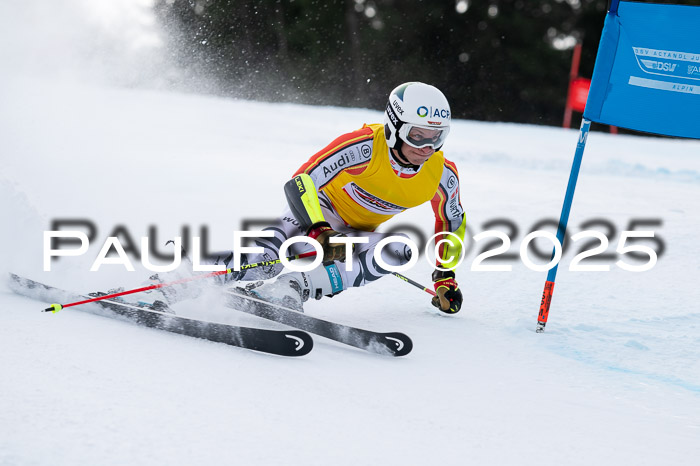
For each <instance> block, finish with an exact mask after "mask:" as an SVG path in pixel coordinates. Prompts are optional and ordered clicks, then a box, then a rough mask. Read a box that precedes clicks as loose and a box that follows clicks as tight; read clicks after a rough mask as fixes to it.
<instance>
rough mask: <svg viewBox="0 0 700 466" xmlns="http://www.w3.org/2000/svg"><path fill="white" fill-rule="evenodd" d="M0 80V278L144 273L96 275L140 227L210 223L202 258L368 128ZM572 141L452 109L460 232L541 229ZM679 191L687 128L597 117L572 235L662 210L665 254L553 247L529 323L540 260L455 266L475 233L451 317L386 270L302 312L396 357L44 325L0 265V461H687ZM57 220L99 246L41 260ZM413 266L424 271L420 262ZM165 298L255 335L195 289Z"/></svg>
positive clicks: (221, 102)
mask: <svg viewBox="0 0 700 466" xmlns="http://www.w3.org/2000/svg"><path fill="white" fill-rule="evenodd" d="M78 3H80V2H77V3H76V2H73V4H78ZM132 3H134V2H132ZM63 25H64V26H71V24H70V23H67V24H63ZM58 26H61V23H60V22H59V23H58V25H57V27H58ZM59 29H66V27H64V28H59ZM67 29H69V30H73V29H75V30H76V31H78V32H79V30H78V29H77V28H71V27H67ZM13 30H15V29H13ZM20 30H21V28H16V31H17V32H20ZM78 32H76V33H75V34H76V35H77V34H78ZM66 40H68V39H66ZM3 44H4V45H3V47H4V48H3V49H2V51H6V50H9V49H10V47H8V46H7V44H8V42H7V41H3ZM31 57H32V55H26V56H23V58H22V60H23V62H26V63H30V62H31V61H32V60H31ZM12 63H13V66H19V65H17V64H16V63H19V62H16V63H15V62H12ZM49 68H51V69H54V70H55V67H50V66H49ZM101 69H104V68H101ZM42 72H43V71H42ZM62 76H64V75H63V74H62ZM1 81H2V82H1V84H2V86H0V167H1V171H0V200H1V203H0V218H2V219H3V220H2V223H3V226H2V228H0V244H2V248H1V249H0V274H1V275H0V276H2V277H5V276H6V273H7V272H8V271H13V272H16V273H19V274H21V275H24V276H27V277H29V278H32V279H35V280H38V281H42V282H45V283H49V284H53V285H56V286H61V287H64V288H68V289H71V290H74V291H80V292H87V291H92V290H95V289H106V288H111V287H114V286H119V285H121V286H127V287H132V286H133V287H135V286H138V285H139V284H140V283H141V282H142V281H143V280H144V279H145V278H146V277H147V276H148V275H149V273H148V272H147V271H146V270H144V269H143V267H140V266H139V265H138V264H135V265H136V266H137V271H136V272H127V271H125V269H124V268H123V267H122V266H117V265H105V266H103V267H102V268H101V270H100V271H99V272H96V273H91V272H89V268H90V266H91V264H92V261H93V260H94V258H95V256H96V255H97V253H98V252H99V249H100V247H101V246H102V244H103V243H104V241H105V240H106V238H107V236H109V235H110V234H111V233H112V232H113V231H114V230H115V229H116V228H118V227H120V226H122V227H124V229H125V230H126V231H128V233H129V234H130V236H131V237H132V238H133V239H134V240H135V241H137V242H138V239H139V238H140V237H141V236H145V235H146V234H147V232H148V229H149V226H151V225H154V226H156V227H157V238H152V239H153V240H155V241H157V242H158V244H159V247H160V245H161V244H162V242H163V241H164V240H165V239H168V238H172V237H174V236H177V235H180V234H181V233H182V227H183V226H188V227H189V228H190V234H192V235H197V234H198V233H199V231H200V227H201V226H207V227H208V228H209V240H210V247H211V249H223V248H230V247H232V243H233V240H232V232H233V231H234V230H237V229H240V228H241V222H242V221H243V220H244V219H264V218H274V217H275V216H276V215H278V214H279V212H280V211H281V209H282V208H283V206H284V198H283V193H282V189H281V186H282V184H283V183H284V182H285V181H286V180H287V179H288V178H289V177H290V176H291V174H292V173H293V172H294V171H295V170H296V169H297V168H298V167H299V166H300V165H301V163H303V162H304V161H306V159H307V158H308V157H309V156H310V155H311V154H313V153H314V152H316V151H317V150H319V149H320V148H322V147H324V146H325V145H326V144H327V143H328V142H330V141H331V140H332V139H334V138H335V137H336V136H338V135H339V134H341V133H344V132H347V131H350V130H353V129H356V128H358V127H360V126H361V125H362V124H363V123H365V122H368V123H370V122H377V121H380V118H381V113H380V112H376V111H370V110H360V109H354V110H353V109H341V108H332V107H304V106H298V105H280V104H277V105H275V104H264V103H254V102H247V101H237V100H231V99H222V98H213V97H201V96H195V95H187V94H176V93H167V92H156V91H147V90H137V89H131V90H128V89H117V88H113V87H106V86H103V85H99V84H98V83H94V82H93V83H91V84H86V82H85V80H76V79H61V78H60V77H59V76H51V77H50V79H39V78H36V73H34V72H33V71H32V70H29V71H26V72H24V74H22V73H19V74H16V75H4V76H2V80H1ZM461 105H468V103H467V102H464V103H462V102H454V103H453V106H454V107H455V108H458V107H459V106H461ZM577 137H578V133H577V131H575V130H563V129H558V128H547V127H536V126H528V125H516V124H506V123H501V124H496V123H483V122H475V121H456V122H454V126H453V129H452V132H451V134H450V138H449V140H448V142H447V144H446V146H445V150H446V153H447V156H448V158H450V159H451V160H453V161H454V162H456V163H457V165H458V167H459V170H460V179H461V185H462V194H461V197H462V203H463V205H464V207H465V209H466V211H467V216H468V220H469V225H470V235H472V236H473V235H475V234H477V233H479V232H481V231H483V230H484V224H485V223H487V222H489V221H491V220H494V219H499V218H501V219H503V218H505V219H510V220H512V221H513V222H514V223H515V224H516V225H517V226H518V227H519V232H518V234H517V235H513V234H512V232H508V231H507V230H504V231H505V232H506V233H509V234H510V235H511V239H512V241H513V244H512V246H511V250H510V252H514V253H517V252H518V250H519V245H520V242H521V241H522V238H523V237H524V236H525V234H526V233H527V232H528V231H530V228H531V227H532V226H533V225H534V224H535V223H536V222H538V221H539V220H541V219H545V218H555V219H556V218H558V216H559V212H560V209H561V204H562V200H563V196H564V191H565V188H566V183H567V180H568V172H569V168H570V165H571V160H572V158H573V152H574V147H575V144H576V141H577ZM698 199H700V142H698V141H684V140H671V139H661V138H653V137H642V136H623V135H609V134H606V133H603V132H599V131H596V132H593V133H591V135H590V137H589V141H588V144H587V148H586V153H585V156H584V160H583V167H582V171H581V177H580V180H579V184H578V188H577V192H576V199H575V202H574V206H573V210H572V217H571V220H570V228H571V229H572V232H578V231H580V230H581V224H582V223H584V222H586V221H589V220H591V219H595V218H602V219H606V220H609V221H610V222H612V223H613V224H614V226H615V227H616V229H617V232H616V234H615V235H611V237H610V246H609V248H608V252H613V251H614V249H615V247H616V245H617V241H618V239H619V232H620V231H622V230H625V229H627V225H628V223H629V222H630V220H631V219H640V218H641V219H660V220H661V221H662V225H661V226H657V227H653V228H652V229H653V230H654V231H655V233H656V235H657V236H658V237H660V238H662V240H663V241H664V243H665V245H666V250H665V253H664V254H663V255H662V256H661V257H660V259H659V261H658V263H657V264H656V266H655V267H654V268H653V269H652V270H650V271H648V272H642V273H633V272H627V271H624V270H621V269H620V268H619V267H617V266H616V265H615V260H617V258H615V259H612V260H608V261H605V262H603V263H604V264H608V265H610V266H611V270H610V271H609V272H571V271H569V270H568V266H569V264H570V263H571V260H572V259H573V257H574V255H575V253H576V250H577V249H578V248H579V246H578V245H576V247H572V248H571V250H570V251H568V252H567V253H566V254H565V255H564V257H563V259H562V265H561V266H560V268H559V273H558V276H557V282H556V283H557V285H556V287H555V292H554V299H553V303H552V310H551V314H550V321H549V324H548V326H547V331H546V332H545V333H544V334H536V333H535V332H534V328H535V323H536V318H537V311H538V307H539V302H540V297H541V293H542V287H543V284H544V280H545V275H546V274H545V273H543V272H534V271H532V270H530V269H528V268H526V267H525V266H524V265H523V264H522V262H521V261H520V260H519V259H518V260H515V259H514V260H511V261H508V262H500V264H511V265H512V266H513V270H512V271H510V272H472V271H471V270H470V266H471V264H472V263H473V262H474V259H475V258H476V256H477V254H478V250H480V249H481V248H483V243H479V244H478V245H477V246H475V247H472V248H471V249H470V253H469V255H468V256H467V257H466V259H465V262H464V264H463V265H462V266H461V267H460V268H459V270H458V274H457V275H458V280H459V283H460V286H461V288H462V290H463V292H464V298H465V304H464V308H463V310H462V311H461V312H460V313H459V314H457V315H455V316H443V315H440V314H438V313H437V312H435V311H434V310H433V308H432V307H431V306H430V304H429V297H428V296H427V295H426V294H425V293H423V292H421V291H420V290H417V289H415V288H412V287H410V286H409V285H407V284H405V283H403V282H401V281H399V280H397V279H395V278H393V277H386V278H383V279H382V280H380V281H379V282H377V283H375V284H372V285H370V286H367V287H365V288H362V289H352V290H348V291H346V292H344V293H342V294H340V295H339V296H337V297H334V298H333V299H332V300H329V299H324V300H322V301H319V302H310V303H308V304H307V312H308V313H309V314H311V315H314V316H318V317H322V318H326V319H330V320H335V321H338V322H342V323H346V324H350V325H355V326H360V327H364V328H369V329H375V330H378V331H402V332H405V333H407V334H408V335H410V336H411V337H412V339H413V341H414V345H415V347H414V350H413V352H412V353H411V354H410V355H408V356H407V357H404V358H387V357H382V356H377V355H373V354H368V353H365V352H362V351H360V350H356V349H353V348H349V347H345V346H343V345H340V344H337V343H334V342H331V341H328V340H325V339H323V338H320V337H316V338H315V348H314V350H313V351H312V352H311V354H309V355H308V356H305V357H303V358H297V359H291V358H282V357H274V356H269V355H265V354H258V353H255V352H251V351H246V350H242V349H237V348H233V347H229V346H226V345H222V344H214V343H210V342H205V341H200V340H195V339H191V338H187V337H182V336H178V335H172V334H168V333H165V332H159V331H157V330H150V329H144V328H140V327H137V326H134V325H131V324H128V323H123V322H118V321H115V320H111V319H107V318H102V317H98V316H94V315H90V314H87V313H82V312H80V311H79V310H78V309H77V308H76V309H66V310H64V311H62V312H61V313H58V314H56V315H53V314H46V313H42V312H39V311H40V309H42V308H43V307H45V305H44V304H45V303H39V302H37V301H33V300H30V299H27V298H24V297H21V296H17V295H15V294H13V293H12V292H10V291H9V289H8V288H7V286H6V283H5V280H4V279H1V280H0V373H1V374H2V375H1V376H0V465H3V466H4V465H35V464H37V465H48V464H50V465H77V464H85V465H94V464H100V465H123V464H130V465H150V464H169V465H190V464H281V463H285V464H339V465H346V464H347V465H356V464H364V463H380V462H384V463H391V464H399V463H401V464H470V463H471V464H523V465H530V464H532V465H549V464H551V465H561V464H586V465H588V464H613V465H619V464H638V465H647V464H648V465H658V464H674V465H691V464H697V458H698V457H699V456H700V362H699V361H700V305H699V304H698V303H699V302H700V290H699V288H698V283H699V278H700V265H698V259H697V258H698V255H699V254H700V245H699V244H698V239H699V238H698V233H697V232H698V231H699V230H700V202H698ZM68 218H72V219H89V220H90V221H92V222H94V224H95V225H96V226H97V238H96V240H95V241H93V243H92V244H91V247H90V250H89V252H88V253H87V254H86V255H85V256H82V257H77V258H62V259H60V260H58V261H56V262H54V263H53V266H52V271H51V272H43V271H42V247H43V243H42V234H43V231H44V230H49V229H50V228H51V221H52V220H55V219H68ZM406 223H410V224H413V225H415V226H416V227H418V228H419V229H420V230H421V231H422V232H423V233H424V234H426V235H428V234H430V233H431V229H432V223H433V219H432V212H431V210H430V208H429V206H427V205H425V206H421V207H419V208H417V209H414V210H413V211H409V212H406V213H404V214H402V215H400V216H398V217H397V218H396V219H394V220H392V222H390V224H387V226H386V229H388V228H390V227H391V226H392V225H398V224H406ZM498 228H499V229H504V227H503V225H499V226H498ZM595 228H596V229H601V228H602V227H601V226H600V225H597V226H596V227H595ZM538 244H540V243H538ZM643 244H652V243H643ZM541 248H542V249H545V250H546V242H544V243H541ZM625 260H627V261H629V259H625ZM632 263H634V262H632ZM406 274H407V275H409V276H410V277H411V278H413V279H415V280H418V281H420V282H422V283H426V284H429V283H430V277H429V274H430V267H429V266H428V264H427V263H425V262H424V261H421V262H419V264H418V265H417V266H416V267H415V268H413V269H412V270H411V271H409V272H407V273H406ZM175 309H176V311H177V312H178V313H179V314H182V315H188V316H198V317H200V318H205V319H209V320H215V321H219V322H230V323H237V324H243V325H260V326H265V327H270V326H271V324H269V323H268V322H267V321H262V320H259V319H257V318H255V317H252V316H248V315H239V314H238V313H237V312H235V311H232V310H229V309H226V308H225V307H224V306H222V305H221V304H219V303H218V302H217V300H216V299H215V297H214V296H209V295H207V296H204V297H203V298H202V299H201V300H199V301H197V302H184V303H180V304H178V305H176V307H175Z"/></svg>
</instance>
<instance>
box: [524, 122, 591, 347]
mask: <svg viewBox="0 0 700 466" xmlns="http://www.w3.org/2000/svg"><path fill="white" fill-rule="evenodd" d="M590 128H591V120H588V119H586V118H584V119H583V121H582V122H581V131H579V135H578V143H577V144H576V153H575V154H574V162H573V164H572V165H571V173H570V174H569V184H568V185H567V187H566V196H564V206H563V207H562V209H561V216H560V217H559V226H558V228H557V240H559V244H561V245H562V246H563V245H564V235H565V233H566V225H567V224H568V223H569V213H570V212H571V203H572V202H573V200H574V191H575V190H576V182H577V181H578V172H579V170H580V169H581V159H583V151H584V150H585V149H586V140H587V139H588V130H589V129H590ZM552 257H554V253H553V252H552ZM558 268H559V264H555V265H554V267H552V268H551V269H549V273H548V274H547V281H546V282H545V284H544V292H543V293H542V302H541V303H540V312H539V314H538V315H537V330H536V332H537V333H542V332H544V326H545V325H547V317H549V306H550V305H551V304H552V293H553V292H554V280H555V279H556V276H557V269H558Z"/></svg>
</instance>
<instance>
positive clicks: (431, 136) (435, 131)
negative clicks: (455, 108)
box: [399, 123, 450, 150]
mask: <svg viewBox="0 0 700 466" xmlns="http://www.w3.org/2000/svg"><path fill="white" fill-rule="evenodd" d="M449 132H450V128H426V127H425V126H418V125H411V124H407V123H404V125H403V126H401V129H400V130H399V137H400V138H401V140H402V141H403V142H405V143H406V144H408V145H409V146H411V147H415V148H416V149H420V148H422V147H427V146H430V147H432V148H433V149H435V150H437V149H438V148H439V147H441V146H442V145H443V144H445V139H447V133H449Z"/></svg>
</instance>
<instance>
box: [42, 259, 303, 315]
mask: <svg viewBox="0 0 700 466" xmlns="http://www.w3.org/2000/svg"><path fill="white" fill-rule="evenodd" d="M315 255H316V251H311V252H305V253H302V254H297V255H296V256H290V257H287V260H289V261H292V260H296V259H302V258H304V257H311V256H315ZM280 262H281V260H280V259H275V260H270V261H261V262H255V263H253V264H245V265H241V268H240V270H247V269H252V268H254V267H265V266H268V265H275V264H279V263H280ZM232 272H234V270H233V269H226V270H218V271H216V272H210V273H207V274H204V275H195V276H192V277H186V278H181V279H179V280H175V281H172V282H168V283H157V284H155V285H149V286H145V287H142V288H136V289H133V290H127V291H121V292H119V293H112V294H108V295H104V296H98V297H96V298H91V299H86V300H84V301H76V302H74V303H68V304H52V305H51V306H50V307H47V308H46V309H44V311H43V312H49V311H50V312H53V313H54V314H55V313H57V312H58V311H60V310H61V309H63V308H66V307H73V306H78V305H80V304H87V303H92V302H95V301H102V300H103V299H110V298H116V297H119V296H125V295H128V294H133V293H140V292H141V291H149V290H157V289H158V288H165V287H167V286H173V285H179V284H181V283H187V282H191V281H194V280H201V279H203V278H208V277H215V276H217V275H226V274H229V273H232Z"/></svg>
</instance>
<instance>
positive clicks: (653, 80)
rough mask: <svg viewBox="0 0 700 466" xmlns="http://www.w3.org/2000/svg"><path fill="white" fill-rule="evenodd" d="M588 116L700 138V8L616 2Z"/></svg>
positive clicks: (602, 41)
mask: <svg viewBox="0 0 700 466" xmlns="http://www.w3.org/2000/svg"><path fill="white" fill-rule="evenodd" d="M583 116H584V118H587V119H589V120H592V121H595V122H598V123H605V124H608V125H614V126H621V127H624V128H629V129H633V130H637V131H644V132H648V133H656V134H665V135H668V136H678V137H685V138H700V7H696V6H683V5H660V4H654V3H635V2H618V1H613V2H612V5H611V7H610V11H609V12H608V14H607V16H606V18H605V27H604V28H603V34H602V35H601V39H600V45H599V46H598V56H597V58H596V63H595V69H594V71H593V79H592V82H591V89H590V92H589V94H588V100H587V102H586V109H585V111H584V113H583Z"/></svg>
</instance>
